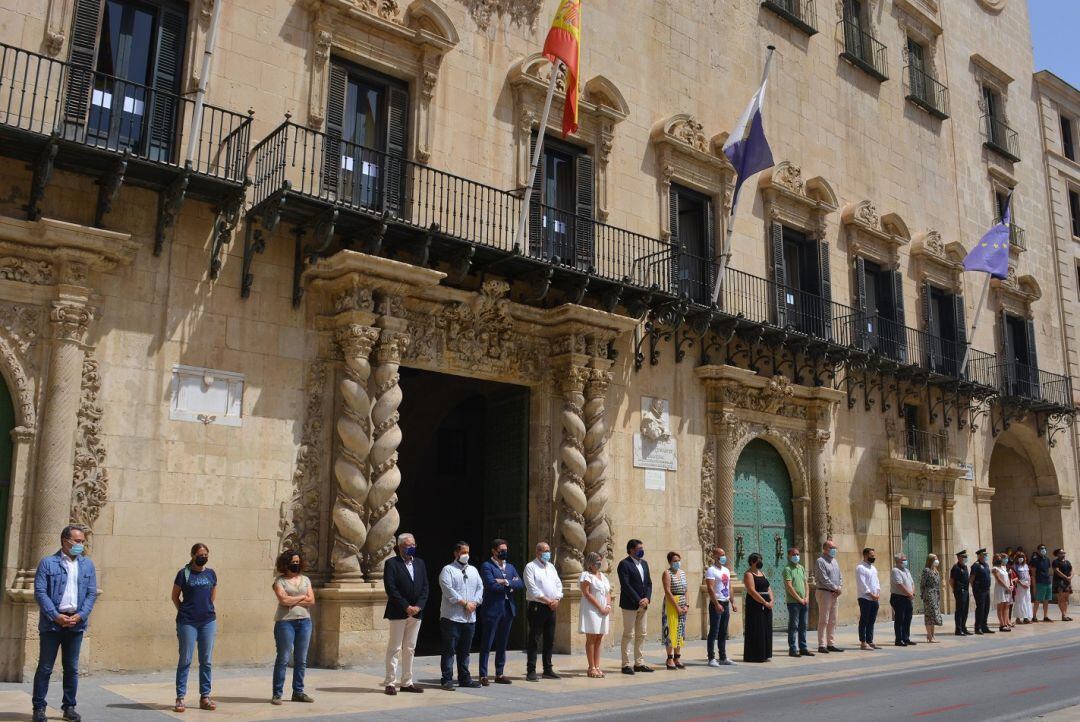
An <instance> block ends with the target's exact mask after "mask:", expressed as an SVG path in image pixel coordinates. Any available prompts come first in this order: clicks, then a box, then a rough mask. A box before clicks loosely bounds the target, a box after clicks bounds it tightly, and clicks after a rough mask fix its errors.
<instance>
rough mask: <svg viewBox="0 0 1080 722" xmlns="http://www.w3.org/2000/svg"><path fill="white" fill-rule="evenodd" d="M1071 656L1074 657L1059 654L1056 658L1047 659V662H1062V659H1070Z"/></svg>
mask: <svg viewBox="0 0 1080 722" xmlns="http://www.w3.org/2000/svg"><path fill="white" fill-rule="evenodd" d="M1071 656H1072V655H1071V654H1059V655H1057V656H1056V657H1047V658H1046V660H1045V661H1047V662H1057V661H1059V660H1062V659H1068V658H1069V657H1071Z"/></svg>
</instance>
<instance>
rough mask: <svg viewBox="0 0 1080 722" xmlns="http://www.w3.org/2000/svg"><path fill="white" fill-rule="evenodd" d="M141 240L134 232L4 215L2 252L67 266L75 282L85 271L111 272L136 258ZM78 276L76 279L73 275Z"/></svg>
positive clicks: (0, 219)
mask: <svg viewBox="0 0 1080 722" xmlns="http://www.w3.org/2000/svg"><path fill="white" fill-rule="evenodd" d="M139 245H140V244H139V242H138V241H135V240H132V238H131V234H130V233H118V232H116V231H106V230H104V229H101V228H92V227H90V226H83V225H79V224H77V223H67V222H66V221H58V220H55V219H52V218H41V219H39V220H37V221H24V220H19V219H17V218H11V217H9V216H0V255H9V254H11V255H18V256H22V257H25V258H32V259H40V260H47V261H51V262H53V263H59V264H60V265H61V266H63V267H65V269H70V270H65V271H62V272H61V275H62V276H66V277H68V278H69V279H70V280H72V281H74V282H78V281H81V280H83V279H82V278H80V277H79V276H80V274H81V272H82V271H81V270H80V268H78V267H81V268H83V269H89V270H94V271H107V270H110V269H112V268H115V267H116V266H118V265H127V264H129V263H131V262H132V261H134V260H135V255H136V254H137V253H138V251H139ZM72 275H74V276H75V277H74V278H71V276H72Z"/></svg>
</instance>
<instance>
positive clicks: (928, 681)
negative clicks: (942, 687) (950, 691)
mask: <svg viewBox="0 0 1080 722" xmlns="http://www.w3.org/2000/svg"><path fill="white" fill-rule="evenodd" d="M949 679H952V677H931V678H930V679H920V680H919V681H918V682H909V683H908V685H907V686H908V687H918V686H919V685H920V684H931V683H933V682H944V681H946V680H949Z"/></svg>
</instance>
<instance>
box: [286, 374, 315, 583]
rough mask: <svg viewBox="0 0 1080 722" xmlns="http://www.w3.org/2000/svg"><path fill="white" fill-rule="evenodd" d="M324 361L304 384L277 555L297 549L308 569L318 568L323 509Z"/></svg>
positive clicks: (309, 375)
mask: <svg viewBox="0 0 1080 722" xmlns="http://www.w3.org/2000/svg"><path fill="white" fill-rule="evenodd" d="M325 390H326V361H325V360H323V359H319V360H317V361H315V363H314V364H312V366H311V370H310V371H309V372H308V381H307V405H306V407H305V411H304V429H303V431H302V432H301V435H300V448H299V449H297V452H296V470H295V471H294V472H293V493H292V497H291V498H290V499H289V500H288V501H286V502H282V504H281V518H282V534H281V540H280V545H279V547H280V548H279V552H283V551H285V550H286V549H294V550H299V551H300V552H301V553H302V554H303V556H304V559H305V560H307V563H308V566H309V567H311V568H312V569H318V568H319V552H320V551H321V550H320V549H319V510H320V507H321V506H322V503H321V496H322V482H321V478H320V476H321V474H320V471H321V467H322V460H323V454H324V453H325V451H324V441H325V429H324V427H323V394H324V392H325Z"/></svg>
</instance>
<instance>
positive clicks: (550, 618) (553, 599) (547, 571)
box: [525, 542, 563, 682]
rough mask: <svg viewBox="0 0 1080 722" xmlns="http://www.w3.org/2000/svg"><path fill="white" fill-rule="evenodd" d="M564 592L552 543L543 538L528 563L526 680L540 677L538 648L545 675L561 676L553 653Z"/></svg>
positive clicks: (532, 680) (535, 679)
mask: <svg viewBox="0 0 1080 722" xmlns="http://www.w3.org/2000/svg"><path fill="white" fill-rule="evenodd" d="M562 596H563V585H562V579H560V578H559V572H558V570H557V569H555V565H554V564H552V563H551V547H550V546H548V543H547V542H540V543H539V544H537V545H536V558H535V559H533V560H532V561H531V562H529V563H528V564H526V565H525V601H526V603H527V604H528V609H527V610H526V612H525V619H526V621H527V622H528V623H529V636H528V644H527V645H526V647H525V672H526V674H525V680H526V681H527V682H539V681H540V677H538V676H537V674H536V654H537V652H538V651H539V652H540V653H541V655H542V657H543V663H544V678H545V679H559V678H560V677H559V675H558V674H556V673H555V668H554V667H553V666H552V663H551V654H552V650H553V648H554V647H555V615H556V613H557V612H558V610H559V602H560V601H562ZM541 640H543V646H542V647H541Z"/></svg>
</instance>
